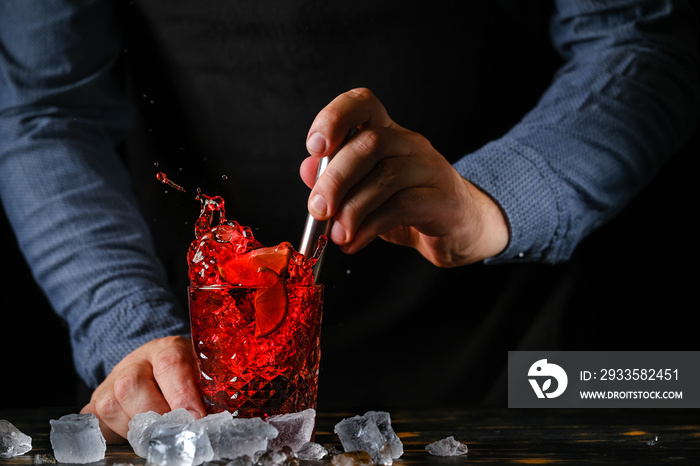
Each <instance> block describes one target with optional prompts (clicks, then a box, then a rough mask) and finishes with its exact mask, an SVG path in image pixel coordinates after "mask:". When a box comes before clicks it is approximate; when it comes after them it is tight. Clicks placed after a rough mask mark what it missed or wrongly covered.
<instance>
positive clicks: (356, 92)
mask: <svg viewBox="0 0 700 466" xmlns="http://www.w3.org/2000/svg"><path fill="white" fill-rule="evenodd" d="M347 95H349V96H350V97H352V98H354V99H356V100H370V99H373V98H374V93H373V92H372V91H370V90H369V89H367V88H366V87H358V88H355V89H351V90H349V91H348V92H347Z"/></svg>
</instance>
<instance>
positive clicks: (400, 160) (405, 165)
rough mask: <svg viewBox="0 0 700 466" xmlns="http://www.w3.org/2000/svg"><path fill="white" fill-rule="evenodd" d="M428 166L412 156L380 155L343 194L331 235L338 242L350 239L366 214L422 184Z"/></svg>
mask: <svg viewBox="0 0 700 466" xmlns="http://www.w3.org/2000/svg"><path fill="white" fill-rule="evenodd" d="M428 168H429V167H426V166H425V165H422V164H421V165H419V164H418V163H417V162H416V159H415V158H413V157H404V156H395V157H386V158H384V159H382V160H381V161H380V162H379V163H378V164H376V165H375V166H374V168H373V169H372V170H371V171H370V173H369V174H368V175H367V176H365V177H364V178H363V179H362V180H360V181H359V182H358V183H357V184H356V185H355V186H354V187H353V188H352V189H351V190H350V191H349V192H348V193H347V195H345V197H344V198H343V201H342V204H341V205H340V208H339V209H338V212H336V214H335V215H334V217H333V220H334V223H333V229H332V230H331V239H332V240H333V241H334V242H335V243H336V244H339V245H342V244H346V243H349V242H351V241H352V240H353V238H354V236H355V231H356V230H357V228H358V227H359V226H360V224H361V223H362V222H363V221H364V220H365V218H366V217H367V215H369V214H370V213H372V212H373V211H375V210H376V209H377V208H379V206H381V205H382V204H384V203H385V202H386V201H387V200H388V199H390V198H391V197H392V196H394V195H395V194H396V193H398V192H400V191H403V190H404V189H409V188H415V187H419V186H425V185H427V184H428V182H429V181H430V179H431V176H432V174H431V173H430V170H429V169H428Z"/></svg>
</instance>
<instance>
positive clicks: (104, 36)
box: [0, 0, 700, 386]
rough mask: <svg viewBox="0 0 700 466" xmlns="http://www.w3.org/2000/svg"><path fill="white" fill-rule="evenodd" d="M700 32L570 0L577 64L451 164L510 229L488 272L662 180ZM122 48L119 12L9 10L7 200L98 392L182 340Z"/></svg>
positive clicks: (2, 145)
mask: <svg viewBox="0 0 700 466" xmlns="http://www.w3.org/2000/svg"><path fill="white" fill-rule="evenodd" d="M611 4H612V2H611ZM695 33H696V24H695V22H694V17H693V14H692V11H691V10H690V8H689V6H688V5H687V4H686V3H684V2H680V1H663V2H645V1H632V0H628V1H617V2H615V7H612V6H610V5H602V4H601V2H588V1H576V2H571V1H559V2H557V10H556V13H555V16H554V17H553V19H552V23H551V36H552V40H553V42H554V44H555V46H556V48H557V50H558V51H559V53H560V54H561V55H562V56H563V57H564V58H565V59H566V63H565V65H564V66H563V67H562V68H561V69H560V71H559V73H558V74H557V75H556V76H555V79H554V81H553V82H552V84H551V86H550V87H549V89H548V90H547V92H546V93H545V94H544V95H543V96H542V98H541V100H540V101H539V103H538V104H537V106H536V107H535V108H533V110H532V111H531V112H529V113H528V114H527V115H525V117H524V118H523V119H522V121H521V122H519V123H518V124H517V125H515V126H514V127H513V128H512V129H511V130H510V131H509V132H508V133H507V134H505V135H503V136H502V137H501V138H499V139H497V140H495V141H493V142H491V143H489V144H487V145H485V146H484V147H483V148H481V149H480V150H478V151H476V152H474V153H472V154H469V155H466V156H465V157H464V158H462V159H461V160H460V161H458V162H457V163H456V164H455V168H456V169H457V170H458V171H459V173H460V174H462V175H463V176H464V177H465V178H467V179H468V180H470V181H471V182H472V183H474V184H475V185H477V186H478V187H480V188H481V189H483V190H484V191H485V192H487V193H489V195H491V196H492V197H493V198H494V199H495V200H496V202H497V203H498V204H499V205H500V206H501V207H502V209H503V211H504V213H505V214H506V217H507V219H508V223H509V228H510V232H511V238H510V243H509V245H508V247H507V249H506V250H505V251H503V253H502V254H500V255H499V256H497V257H495V258H492V259H489V260H488V262H491V263H497V262H504V261H542V262H551V263H555V262H560V261H564V260H566V259H567V258H568V257H569V256H570V255H571V253H572V251H573V250H574V248H575V247H576V245H577V244H578V243H579V242H580V241H581V239H582V238H584V237H585V236H586V235H587V234H588V233H590V231H592V230H593V229H595V228H596V227H598V226H599V225H601V224H602V223H604V222H605V221H607V220H609V219H610V218H612V217H613V216H614V215H615V214H616V213H617V212H618V211H619V210H620V209H622V208H623V207H624V205H625V204H626V203H627V202H628V201H629V200H630V199H631V198H632V197H633V196H634V195H635V194H636V193H637V192H638V191H639V190H640V189H641V188H642V187H643V186H644V185H645V184H647V183H648V182H649V181H650V180H651V179H652V178H653V176H654V174H655V173H656V172H657V171H658V169H659V168H660V167H661V166H662V165H663V163H664V161H665V160H667V159H668V158H669V157H670V156H671V155H673V153H674V152H675V151H676V150H677V149H678V148H680V146H681V145H682V144H683V143H684V142H685V140H686V139H687V138H688V136H689V135H690V132H691V130H692V129H693V128H694V126H695V124H696V122H697V119H698V112H699V110H698V107H699V105H700V88H699V87H700V85H699V83H700V75H699V71H698V69H699V59H698V52H697V50H696V43H697V37H696V36H695ZM120 52H121V50H120V31H119V25H118V23H117V21H116V19H115V12H114V7H113V4H112V3H111V2H108V1H102V0H81V1H78V0H74V1H69V0H35V1H34V0H3V1H2V2H0V196H1V197H2V201H3V206H4V208H5V210H6V212H7V215H8V218H9V219H10V222H11V223H12V225H13V228H14V230H15V232H16V234H17V237H18V240H19V243H20V247H21V249H22V251H23V253H24V255H25V257H26V258H27V261H28V262H29V264H30V265H31V268H32V271H33V273H34V276H35V278H36V280H37V282H38V283H39V284H40V286H41V287H42V289H43V290H44V292H45V293H46V294H47V296H48V297H49V299H50V301H51V303H52V305H53V307H54V308H55V310H56V312H58V313H59V314H60V315H61V316H62V317H63V318H64V319H65V320H66V321H67V322H68V324H69V327H70V332H71V338H72V343H73V346H74V360H75V363H76V367H77V369H78V371H79V373H80V375H81V377H83V379H84V380H85V381H86V382H87V383H88V385H90V386H96V385H97V384H98V383H99V382H100V381H101V380H102V379H104V377H105V376H106V375H107V374H108V373H109V371H110V370H111V369H112V367H114V365H115V364H117V363H118V362H119V361H120V360H121V359H122V358H123V357H124V356H125V355H126V354H128V353H129V352H131V351H132V350H133V349H135V348H136V347H138V346H140V345H141V344H143V343H146V342H148V341H150V340H152V339H154V338H158V337H162V336H166V335H172V334H184V333H186V331H187V325H186V322H184V321H183V319H182V317H181V315H182V312H181V311H182V310H181V309H178V307H177V304H176V303H177V300H176V299H174V298H173V295H172V292H171V291H170V290H169V289H168V284H167V280H166V278H165V273H164V272H163V269H162V266H161V265H160V264H159V262H158V259H157V257H156V254H155V252H154V247H153V240H152V238H151V237H150V234H149V232H148V228H147V226H146V223H145V222H144V220H143V219H142V218H141V216H140V215H139V213H138V206H137V203H136V201H135V199H134V197H133V195H132V194H131V186H130V181H129V176H128V173H127V171H126V169H125V168H124V166H123V164H122V163H121V161H120V158H119V156H118V153H117V145H118V143H119V142H120V141H121V140H122V139H123V138H124V136H125V134H126V132H127V131H128V130H129V128H130V125H131V124H132V111H131V108H130V106H129V104H128V102H127V100H126V99H125V97H124V94H123V91H122V89H121V88H120V82H119V80H118V77H117V75H116V73H115V72H114V68H115V63H116V60H117V57H118V56H119V54H120ZM183 255H184V254H183Z"/></svg>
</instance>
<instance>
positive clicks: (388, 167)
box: [375, 158, 402, 188]
mask: <svg viewBox="0 0 700 466" xmlns="http://www.w3.org/2000/svg"><path fill="white" fill-rule="evenodd" d="M375 171H376V177H377V182H378V183H379V185H380V186H382V187H384V188H392V187H394V186H396V185H397V181H398V179H399V176H400V174H401V171H402V170H401V167H400V166H399V164H398V163H397V162H396V161H395V160H393V159H392V158H387V159H384V160H382V161H380V162H379V163H378V164H377V165H376V167H375Z"/></svg>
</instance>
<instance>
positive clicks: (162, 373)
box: [80, 337, 206, 444]
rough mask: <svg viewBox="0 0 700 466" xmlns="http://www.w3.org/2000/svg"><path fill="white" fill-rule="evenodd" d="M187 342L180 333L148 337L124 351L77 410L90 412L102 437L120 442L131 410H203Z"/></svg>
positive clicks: (197, 415)
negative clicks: (96, 419)
mask: <svg viewBox="0 0 700 466" xmlns="http://www.w3.org/2000/svg"><path fill="white" fill-rule="evenodd" d="M195 374H196V372H195V362H194V356H193V354H192V343H191V342H190V340H188V339H186V338H182V337H166V338H159V339H156V340H153V341H151V342H149V343H146V344H145V345H143V346H141V347H140V348H137V349H136V350H134V351H133V352H132V353H130V354H129V355H127V356H126V357H125V358H124V359H123V360H122V361H121V362H120V363H119V364H117V365H116V366H114V369H113V370H112V372H111V373H110V374H109V376H107V378H106V379H105V381H104V382H102V384H100V386H99V387H97V388H96V389H95V391H94V392H93V394H92V397H91V399H90V403H88V404H87V405H86V406H85V407H84V408H83V409H82V410H81V411H80V412H81V413H94V414H95V415H96V416H97V417H98V418H99V420H100V428H101V429H102V433H103V435H104V436H105V439H106V440H107V443H110V444H114V443H121V442H123V441H124V438H126V434H127V432H128V430H129V425H128V424H129V421H130V420H131V418H132V417H134V416H135V415H136V414H139V413H143V412H146V411H155V412H157V413H159V414H164V413H167V412H169V411H172V410H174V409H178V408H185V409H187V410H188V411H190V412H191V413H192V415H193V416H194V417H195V419H199V418H200V417H203V416H205V415H206V412H205V410H204V406H203V405H202V402H201V399H200V395H199V392H198V390H197V386H196V384H195Z"/></svg>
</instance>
